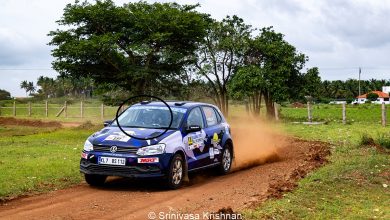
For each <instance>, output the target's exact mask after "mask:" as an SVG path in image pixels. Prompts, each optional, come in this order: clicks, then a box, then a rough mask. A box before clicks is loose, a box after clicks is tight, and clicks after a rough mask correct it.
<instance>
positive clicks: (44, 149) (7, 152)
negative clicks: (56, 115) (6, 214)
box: [0, 126, 96, 200]
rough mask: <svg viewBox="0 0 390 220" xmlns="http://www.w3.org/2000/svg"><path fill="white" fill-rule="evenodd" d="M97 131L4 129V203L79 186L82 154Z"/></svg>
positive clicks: (0, 158) (0, 141) (0, 178)
mask: <svg viewBox="0 0 390 220" xmlns="http://www.w3.org/2000/svg"><path fill="white" fill-rule="evenodd" d="M95 130H96V128H95ZM93 131H94V129H76V128H73V129H70V128H68V129H56V128H38V127H27V126H23V127H21V126H7V127H4V126H3V127H1V126H0V133H1V136H0V170H1V172H0V200H1V199H5V198H12V197H15V196H19V195H23V194H30V193H36V192H42V191H48V190H55V189H59V188H63V187H66V186H70V185H72V184H75V183H79V182H80V181H81V180H82V178H81V177H82V176H81V175H80V174H79V165H78V164H79V160H80V152H81V150H82V147H83V143H84V141H85V139H86V138H87V137H88V136H89V135H90V134H91V133H92V132H93Z"/></svg>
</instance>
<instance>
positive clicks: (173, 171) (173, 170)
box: [167, 154, 185, 189]
mask: <svg viewBox="0 0 390 220" xmlns="http://www.w3.org/2000/svg"><path fill="white" fill-rule="evenodd" d="M184 168H185V166H184V160H183V157H182V156H181V155H180V154H175V156H173V158H172V161H171V164H170V166H169V172H168V178H167V187H168V188H170V189H177V188H179V187H181V185H182V183H183V178H184V172H185V170H184Z"/></svg>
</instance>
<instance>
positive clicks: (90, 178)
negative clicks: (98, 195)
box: [84, 174, 107, 186]
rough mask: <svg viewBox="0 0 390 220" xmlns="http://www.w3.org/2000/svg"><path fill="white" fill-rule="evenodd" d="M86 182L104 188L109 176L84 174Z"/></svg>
mask: <svg viewBox="0 0 390 220" xmlns="http://www.w3.org/2000/svg"><path fill="white" fill-rule="evenodd" d="M84 177H85V181H86V182H87V183H88V184H89V185H91V186H102V185H103V184H104V182H106V179H107V176H102V175H94V174H84Z"/></svg>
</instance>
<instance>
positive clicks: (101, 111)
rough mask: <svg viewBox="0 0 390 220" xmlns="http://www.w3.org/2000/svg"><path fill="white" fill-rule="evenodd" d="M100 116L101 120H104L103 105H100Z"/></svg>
mask: <svg viewBox="0 0 390 220" xmlns="http://www.w3.org/2000/svg"><path fill="white" fill-rule="evenodd" d="M100 114H101V117H102V119H104V103H102V107H101V109H100Z"/></svg>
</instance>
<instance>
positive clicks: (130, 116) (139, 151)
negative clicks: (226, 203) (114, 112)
mask: <svg viewBox="0 0 390 220" xmlns="http://www.w3.org/2000/svg"><path fill="white" fill-rule="evenodd" d="M167 104H168V105H169V106H170V108H171V110H172V115H173V118H172V124H171V126H170V128H169V129H168V130H167V132H166V133H164V134H163V135H161V136H159V137H157V136H158V135H159V134H161V133H163V132H164V131H165V130H166V129H167V128H168V127H169V124H170V122H171V113H170V111H169V109H168V107H167V106H166V105H164V104H163V103H162V102H141V103H138V104H135V105H132V106H130V107H129V108H127V109H126V110H125V111H124V112H123V113H122V114H120V116H119V117H118V122H119V125H120V127H121V128H122V129H123V130H124V131H125V132H126V133H128V134H130V136H133V137H136V138H132V137H130V136H128V135H126V134H124V133H123V132H122V131H121V130H120V128H119V127H118V125H117V124H116V122H115V120H114V121H112V122H106V123H105V128H103V129H102V130H101V131H99V132H96V133H94V134H93V135H91V136H90V137H89V138H88V139H87V140H86V141H85V144H84V150H83V152H82V154H81V161H80V171H81V172H82V173H84V175H85V180H86V182H87V183H88V184H90V185H93V186H98V185H103V184H104V182H105V180H106V178H107V176H122V177H135V178H143V177H158V178H163V179H164V181H165V182H166V184H167V186H168V187H169V188H171V189H176V188H178V187H180V186H181V184H182V182H183V179H184V177H185V176H186V175H187V173H188V172H191V171H195V170H199V169H204V168H212V167H213V168H215V169H217V170H218V171H219V172H220V173H221V174H226V173H228V172H229V171H230V169H231V166H232V161H233V153H234V148H233V141H232V137H231V133H230V126H229V124H227V122H226V120H225V118H224V117H223V115H222V113H221V112H220V110H219V109H218V108H217V107H215V106H214V105H210V104H205V103H196V102H167ZM149 137H151V138H152V139H147V138H149ZM154 137H156V138H154ZM137 138H144V139H147V140H140V139H137Z"/></svg>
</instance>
